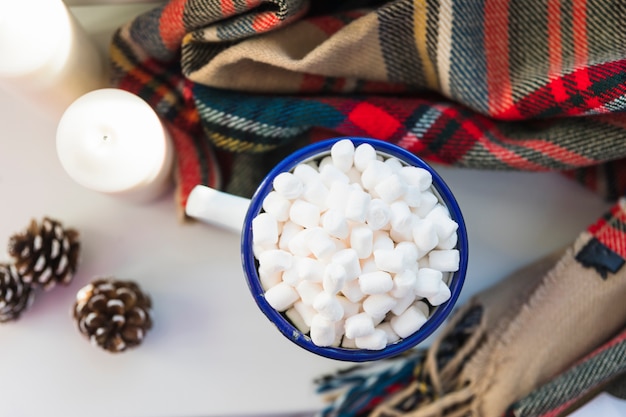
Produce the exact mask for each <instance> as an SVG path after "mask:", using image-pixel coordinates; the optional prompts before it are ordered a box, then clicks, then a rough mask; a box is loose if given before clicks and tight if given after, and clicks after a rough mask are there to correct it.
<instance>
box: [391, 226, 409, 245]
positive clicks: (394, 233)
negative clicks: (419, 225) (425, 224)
mask: <svg viewBox="0 0 626 417" xmlns="http://www.w3.org/2000/svg"><path fill="white" fill-rule="evenodd" d="M411 230H413V228H412V227H408V228H406V229H391V230H390V231H389V236H390V237H391V239H393V241H394V242H396V243H400V242H412V241H413V233H411Z"/></svg>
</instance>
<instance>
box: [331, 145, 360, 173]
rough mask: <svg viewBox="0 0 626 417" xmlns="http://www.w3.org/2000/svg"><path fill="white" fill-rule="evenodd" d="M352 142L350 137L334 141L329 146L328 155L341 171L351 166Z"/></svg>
mask: <svg viewBox="0 0 626 417" xmlns="http://www.w3.org/2000/svg"><path fill="white" fill-rule="evenodd" d="M354 150H355V149H354V143H352V141H351V140H350V139H343V140H339V141H337V142H335V144H334V145H333V146H332V147H331V148H330V157H331V158H332V161H333V165H335V166H336V167H337V168H339V169H340V170H341V171H343V172H347V171H348V170H349V169H350V168H352V161H353V160H354Z"/></svg>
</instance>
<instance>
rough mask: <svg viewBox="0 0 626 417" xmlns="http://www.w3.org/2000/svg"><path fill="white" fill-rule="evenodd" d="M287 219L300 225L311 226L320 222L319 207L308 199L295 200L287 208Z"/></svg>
mask: <svg viewBox="0 0 626 417" xmlns="http://www.w3.org/2000/svg"><path fill="white" fill-rule="evenodd" d="M289 219H290V220H291V221H292V222H294V223H295V224H299V225H300V226H302V227H306V228H313V227H315V226H317V225H318V224H319V222H320V208H319V207H318V206H316V205H315V204H311V203H309V202H308V201H304V200H296V201H294V202H293V204H292V205H291V207H290V208H289Z"/></svg>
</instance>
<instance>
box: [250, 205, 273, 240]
mask: <svg viewBox="0 0 626 417" xmlns="http://www.w3.org/2000/svg"><path fill="white" fill-rule="evenodd" d="M277 242H278V222H277V221H276V217H274V216H273V215H272V214H270V213H259V214H258V215H257V216H256V217H255V218H254V219H252V243H254V244H257V245H264V244H269V243H277Z"/></svg>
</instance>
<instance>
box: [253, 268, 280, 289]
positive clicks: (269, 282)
mask: <svg viewBox="0 0 626 417" xmlns="http://www.w3.org/2000/svg"><path fill="white" fill-rule="evenodd" d="M258 273H259V280H260V282H261V287H263V289H264V290H265V291H267V290H268V289H270V288H272V287H273V286H274V285H276V284H278V283H279V282H281V281H282V280H283V273H282V271H274V272H268V271H266V270H265V269H264V268H260V267H259V268H258Z"/></svg>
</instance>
